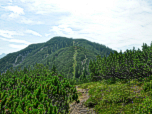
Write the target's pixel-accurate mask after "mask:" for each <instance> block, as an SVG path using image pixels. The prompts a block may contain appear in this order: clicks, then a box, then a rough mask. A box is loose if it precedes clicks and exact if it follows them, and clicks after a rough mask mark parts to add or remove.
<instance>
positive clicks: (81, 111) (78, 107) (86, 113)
mask: <svg viewBox="0 0 152 114" xmlns="http://www.w3.org/2000/svg"><path fill="white" fill-rule="evenodd" d="M76 89H77V92H78V93H82V95H80V96H79V100H80V103H75V102H73V103H71V104H70V110H69V111H70V114H97V113H95V111H93V108H90V109H89V108H88V107H86V106H85V105H84V102H86V100H87V99H88V98H89V93H88V89H80V88H78V86H76Z"/></svg>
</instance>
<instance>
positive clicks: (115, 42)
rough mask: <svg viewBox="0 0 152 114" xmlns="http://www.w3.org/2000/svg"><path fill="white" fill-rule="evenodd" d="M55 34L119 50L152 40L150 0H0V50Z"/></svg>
mask: <svg viewBox="0 0 152 114" xmlns="http://www.w3.org/2000/svg"><path fill="white" fill-rule="evenodd" d="M54 36H64V37H68V38H73V39H77V38H83V39H87V40H89V41H92V42H96V43H99V44H103V45H106V46H108V47H109V48H111V49H114V50H117V51H118V52H120V50H122V52H124V51H126V49H129V50H130V49H133V47H135V50H137V49H138V48H139V49H140V50H141V49H142V47H141V46H142V45H143V43H147V45H148V46H149V45H150V43H151V41H152V1H151V0H0V54H2V53H6V54H8V53H12V52H16V51H19V50H21V49H24V48H26V47H27V46H28V45H30V44H35V43H43V42H47V41H48V40H50V39H51V38H52V37H54Z"/></svg>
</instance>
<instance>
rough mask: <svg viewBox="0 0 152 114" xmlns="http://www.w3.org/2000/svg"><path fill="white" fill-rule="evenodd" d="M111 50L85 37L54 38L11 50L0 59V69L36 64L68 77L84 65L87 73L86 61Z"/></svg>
mask: <svg viewBox="0 0 152 114" xmlns="http://www.w3.org/2000/svg"><path fill="white" fill-rule="evenodd" d="M110 52H112V53H114V50H112V49H109V48H107V47H106V46H104V45H101V44H97V43H92V42H90V41H88V40H85V39H72V38H66V37H54V38H52V39H50V40H49V41H47V42H45V43H39V44H32V45H29V46H28V47H27V48H25V49H22V50H20V51H18V52H14V53H10V54H8V55H7V56H5V57H4V58H2V59H0V72H1V73H4V72H6V70H8V69H10V68H11V67H13V69H18V68H21V69H22V70H23V69H24V67H28V66H31V69H33V68H34V66H35V65H36V63H42V64H44V66H46V65H48V66H49V69H51V68H52V67H53V64H54V65H55V66H56V68H57V70H58V72H59V73H61V74H62V75H63V76H64V77H65V76H67V75H65V74H68V77H69V78H73V77H77V78H78V77H80V75H82V72H83V69H84V67H85V65H86V74H87V75H89V68H88V67H89V60H90V59H91V60H93V59H95V60H96V56H97V55H98V54H99V55H100V56H101V57H103V56H104V55H105V56H106V57H107V56H108V55H109V54H110Z"/></svg>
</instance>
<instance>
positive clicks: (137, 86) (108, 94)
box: [76, 79, 152, 114]
mask: <svg viewBox="0 0 152 114" xmlns="http://www.w3.org/2000/svg"><path fill="white" fill-rule="evenodd" d="M145 80H146V79H145ZM147 80H148V79H147ZM149 83H150V82H146V81H143V82H138V81H137V80H131V81H130V83H129V81H128V82H122V81H117V82H116V83H115V84H107V82H106V81H104V80H103V81H98V82H90V83H84V84H80V85H76V86H78V87H79V88H81V89H89V95H90V96H91V97H90V98H89V99H88V100H87V101H86V103H85V105H86V106H91V105H92V106H94V109H95V111H96V112H98V114H134V113H136V114H141V113H144V112H138V111H137V109H138V108H139V107H141V108H142V107H143V109H144V110H145V114H148V112H146V108H149V107H150V102H151V100H148V101H147V102H146V103H147V105H146V103H144V102H145V101H144V100H145V98H146V97H147V98H150V99H151V91H150V90H149V91H145V90H146V88H149V86H147V85H148V84H149ZM151 85H152V84H151ZM123 99H124V100H125V102H123ZM143 101H144V102H143ZM139 105H141V106H139ZM134 110H136V111H135V112H134Z"/></svg>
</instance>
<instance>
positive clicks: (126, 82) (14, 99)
mask: <svg viewBox="0 0 152 114" xmlns="http://www.w3.org/2000/svg"><path fill="white" fill-rule="evenodd" d="M142 47H143V48H142V51H141V50H139V49H138V50H134V49H133V50H126V52H125V53H122V52H120V53H118V52H117V51H114V53H112V52H111V53H110V54H109V56H107V57H106V56H105V55H104V57H101V56H100V55H99V54H98V55H97V56H96V60H94V59H93V60H91V59H90V60H89V66H88V69H89V70H88V71H89V74H88V75H87V73H86V69H87V67H86V64H85V66H84V69H83V70H82V73H81V75H80V76H79V77H76V76H78V75H77V73H78V74H79V72H78V71H79V70H78V68H82V67H72V68H75V69H74V72H73V74H74V75H71V76H70V77H68V76H69V74H68V73H66V74H65V73H64V72H63V74H64V76H63V75H62V74H61V73H60V72H59V71H58V69H57V68H56V65H55V64H53V66H52V69H51V70H49V66H48V65H46V66H44V64H37V63H36V65H35V66H34V67H33V68H32V69H30V68H31V67H30V66H29V68H26V67H24V69H23V70H21V69H14V70H13V67H11V68H10V70H7V71H6V73H5V74H2V75H0V80H1V81H0V106H1V110H0V111H1V113H6V112H7V113H12V114H23V113H28V114H40V113H43V114H44V113H47V114H48V113H49V114H69V113H70V112H69V104H70V103H72V102H76V103H79V102H80V100H79V96H80V95H79V94H77V90H76V86H78V87H79V88H82V89H89V96H90V97H89V99H88V100H87V101H86V102H85V105H86V106H87V107H90V108H91V107H93V108H94V111H95V112H96V113H97V114H151V113H152V44H151V46H149V47H148V46H147V44H143V46H142ZM74 48H78V49H76V50H74V52H75V53H74V55H75V56H76V55H78V54H79V53H78V50H79V49H80V50H81V49H83V50H84V48H82V47H81V46H72V47H70V48H67V49H66V50H69V51H70V50H73V49H74ZM36 52H37V51H35V53H36ZM80 52H81V51H80ZM71 53H72V51H71ZM66 54H68V53H66ZM66 54H65V57H66ZM69 55H70V54H69ZM80 55H81V54H80ZM75 56H73V62H72V65H73V66H75V65H76V64H77V58H76V57H75ZM37 57H38V56H37ZM69 59H70V58H69ZM61 62H62V61H61ZM71 77H73V78H71Z"/></svg>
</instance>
